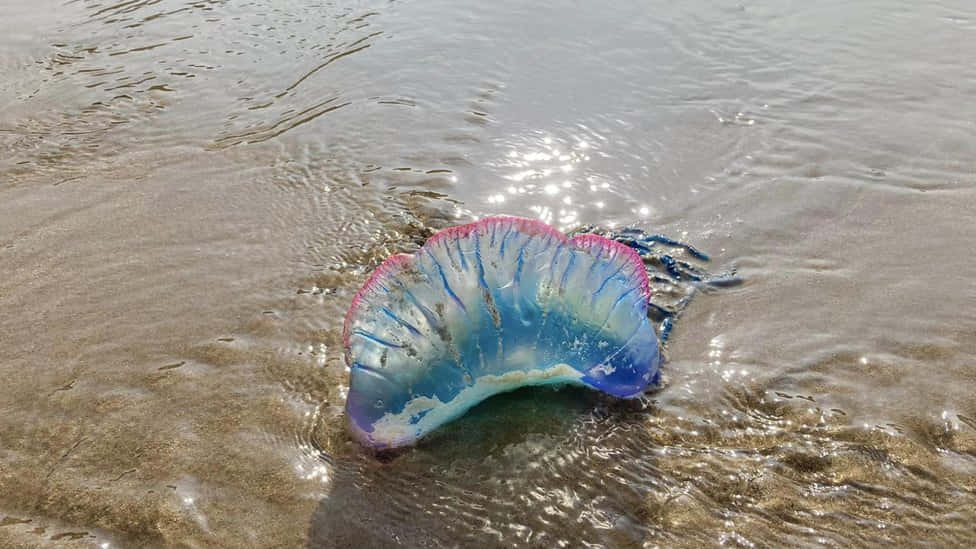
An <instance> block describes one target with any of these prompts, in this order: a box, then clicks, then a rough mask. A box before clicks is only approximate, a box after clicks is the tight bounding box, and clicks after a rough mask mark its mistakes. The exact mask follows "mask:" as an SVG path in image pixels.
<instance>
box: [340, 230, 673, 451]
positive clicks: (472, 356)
mask: <svg viewBox="0 0 976 549" xmlns="http://www.w3.org/2000/svg"><path fill="white" fill-rule="evenodd" d="M648 293H649V286H648V279H647V274H646V272H645V271H644V266H643V263H642V261H641V260H640V257H639V256H637V254H636V253H635V252H634V251H633V250H631V249H630V248H628V247H627V246H625V245H623V244H619V243H617V242H615V241H612V240H609V239H606V238H603V237H600V236H596V235H583V236H579V237H576V238H573V239H569V238H567V237H566V236H565V235H563V234H562V233H560V232H558V231H556V230H555V229H553V228H552V227H549V226H548V225H546V224H544V223H542V222H539V221H534V220H528V219H522V218H512V217H496V218H488V219H484V220H482V221H479V222H477V223H472V224H469V225H463V226H460V227H454V228H451V229H447V230H445V231H442V232H440V233H438V234H436V235H434V236H433V237H432V238H431V239H430V240H428V242H427V243H426V244H425V245H424V246H423V247H422V248H421V249H420V250H418V251H417V252H416V253H415V254H413V255H397V256H394V257H391V258H390V259H388V260H387V261H386V262H384V263H383V264H382V265H381V266H380V267H379V268H378V269H377V270H376V272H374V273H373V276H372V277H370V279H369V280H368V281H367V282H366V284H365V285H364V286H363V288H362V289H361V290H360V291H359V293H358V294H357V295H356V297H355V298H354V300H353V303H352V305H351V307H350V309H349V313H348V315H347V316H346V324H345V328H344V333H343V339H344V343H345V346H346V353H347V360H348V363H349V366H350V370H351V373H350V387H349V396H348V399H347V402H346V410H347V413H348V417H349V422H350V426H351V428H352V431H353V433H354V434H355V435H356V436H357V438H359V439H360V440H361V441H362V442H363V443H364V444H367V445H369V446H371V447H374V448H379V449H382V448H393V447H398V446H404V445H408V444H411V443H413V442H415V441H416V440H418V439H419V438H421V437H423V436H424V435H426V434H428V433H429V432H431V431H432V430H434V429H436V428H437V427H439V426H440V425H443V424H444V423H446V422H448V421H450V420H452V419H454V418H456V417H458V416H459V415H461V414H463V413H464V412H465V411H467V410H468V409H470V408H471V407H472V406H474V405H475V404H477V403H479V402H481V401H482V400H484V399H485V398H488V397H489V396H491V395H494V394H497V393H500V392H505V391H510V390H513V389H517V388H519V387H524V386H530V385H545V384H576V385H584V386H588V387H592V388H594V389H598V390H601V391H604V392H606V393H609V394H611V395H614V396H618V397H624V398H627V397H633V396H636V395H639V394H641V393H642V392H643V391H644V390H645V389H646V388H647V387H648V385H650V384H652V383H656V379H657V373H658V368H659V362H660V356H659V353H658V342H657V337H656V336H655V333H654V329H653V326H652V325H651V323H650V321H649V320H648V318H647V299H648Z"/></svg>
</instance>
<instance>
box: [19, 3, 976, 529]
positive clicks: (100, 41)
mask: <svg viewBox="0 0 976 549" xmlns="http://www.w3.org/2000/svg"><path fill="white" fill-rule="evenodd" d="M0 30H2V32H0V151H2V154H0V311H2V312H0V378H2V382H3V387H2V389H0V545H3V546H49V545H57V546H59V547H61V546H63V547H89V546H103V544H108V546H111V547H116V546H126V547H130V546H132V547H135V546H138V547H146V546H194V547H195V546H228V547H243V546H253V547H268V546H290V547H293V546H306V545H307V546H313V547H348V546H361V547H389V546H394V545H396V544H400V545H402V546H407V547H416V546H424V545H426V546H434V547H437V546H465V547H467V546H470V547H486V546H489V547H490V546H522V547H539V546H542V547H550V546H559V545H565V546H583V545H590V546H603V547H641V546H647V547H653V546H658V545H660V546H687V547H698V546H703V545H718V544H723V543H724V544H728V545H733V546H746V547H752V546H756V547H768V546H803V547H806V546H824V545H827V546H840V547H847V546H851V545H867V546H874V545H883V544H896V545H903V546H906V545H923V544H927V545H929V546H967V545H972V544H973V543H974V541H976V527H974V526H973V524H974V521H976V396H974V391H973V387H974V383H976V307H974V305H976V284H974V282H973V280H974V278H976V261H974V260H973V258H972V255H971V254H972V252H973V251H974V249H976V64H974V63H973V62H972V61H971V57H972V55H971V53H970V52H972V51H976V6H974V5H973V4H972V3H971V2H966V1H963V0H956V1H940V2H931V1H925V2H917V1H908V0H905V1H900V0H888V1H874V0H867V1H863V2H857V3H848V2H840V1H824V2H818V3H815V5H811V3H808V2H778V1H772V0H757V1H756V2H726V1H720V2H702V1H694V2H682V3H672V2H650V3H647V2H630V1H626V2H613V3H609V4H606V5H602V4H601V5H597V4H595V3H580V2H571V1H555V2H547V3H539V2H513V1H509V0H503V1H501V2H449V1H443V0H434V1H429V2H410V1H398V2H388V1H370V0H367V1H362V2H341V3H333V2H321V3H305V2H298V1H287V0H286V1H272V0H257V1H252V2H238V1H216V0H211V1H207V0H201V1H197V2H187V1H184V0H179V1H176V0H173V1H171V0H145V1H143V0H130V1H124V2H118V3H110V2H93V1H86V0H74V1H69V2H64V3H61V2H55V1H50V0H37V1H35V2H20V1H14V0H6V1H3V2H2V3H0ZM492 213H509V214H515V215H525V216H532V217H538V218H542V219H544V220H546V221H548V222H550V223H552V224H554V225H557V226H559V227H560V228H563V229H567V230H568V229H573V228H575V227H577V226H579V225H581V224H595V225H598V226H601V227H605V228H614V227H622V226H626V225H636V226H639V227H641V228H643V229H646V230H648V231H651V232H662V233H665V234H668V235H671V236H674V237H678V238H681V239H683V240H685V241H687V242H689V243H692V244H694V245H696V246H698V247H699V248H701V249H703V250H705V251H708V252H710V253H711V254H712V256H713V264H712V266H711V267H710V268H712V269H714V270H721V269H722V268H725V267H729V266H733V265H735V266H737V267H738V269H739V273H740V274H742V275H743V276H744V277H745V278H746V280H747V282H746V283H745V284H744V285H742V286H739V287H735V288H727V289H722V290H720V291H715V292H710V293H704V294H701V295H699V296H698V297H697V298H696V299H695V301H694V302H693V303H692V304H691V306H690V307H689V308H688V310H687V311H686V313H685V314H684V316H683V317H682V318H681V320H680V322H679V323H678V325H677V328H676V329H675V331H674V333H673V335H672V341H671V343H670V345H669V348H668V356H669V358H670V361H669V362H668V363H667V364H666V365H665V369H664V372H665V384H666V385H665V388H664V389H663V390H661V391H659V392H657V393H654V394H651V395H649V398H648V399H647V400H646V401H644V402H625V403H621V402H614V401H612V400H609V399H605V398H603V397H601V396H599V395H596V394H593V393H591V392H587V391H583V390H578V389H568V390H564V391H559V392H557V391H553V390H551V389H535V390H526V391H521V392H517V393H513V394H509V395H504V396H500V397H497V398H495V399H492V400H490V401H488V402H486V403H484V404H483V405H482V406H480V407H479V408H478V409H476V410H475V411H474V413H472V414H470V415H469V416H467V417H465V418H464V419H462V420H461V421H459V422H457V423H455V424H452V425H451V426H449V427H448V428H446V429H445V430H443V431H442V432H441V433H439V434H438V435H436V436H434V437H433V438H431V439H430V440H429V441H428V442H427V443H425V444H422V445H421V446H419V447H417V448H415V449H413V450H411V451H409V452H406V453H404V454H402V455H400V456H398V457H396V458H394V459H385V460H378V459H375V458H374V457H372V456H369V455H367V454H364V453H363V452H362V451H361V450H360V448H359V447H358V446H357V445H356V444H355V443H354V442H352V441H351V440H350V439H349V437H348V435H346V433H345V431H344V425H343V417H342V405H343V401H344V391H345V388H346V375H347V374H346V371H345V366H344V364H343V359H342V353H341V344H340V341H339V339H340V338H339V333H340V328H341V326H340V324H341V318H342V316H343V314H344V312H345V309H346V307H347V306H348V304H349V301H350V299H351V297H352V295H353V293H354V292H355V290H356V289H357V288H358V286H359V285H360V284H361V283H362V282H363V280H364V279H365V277H366V276H367V274H368V273H369V271H370V270H371V269H372V268H373V267H374V266H375V265H376V264H377V263H378V262H379V261H381V260H382V259H383V258H385V257H386V256H387V255H389V254H391V253H394V252H397V251H411V250H412V249H415V248H416V247H417V246H418V245H419V244H420V243H421V242H422V241H423V239H424V238H425V237H426V236H427V235H429V234H430V233H431V231H433V230H435V229H438V228H441V227H444V226H447V225H450V224H453V223H457V222H461V221H467V220H470V219H472V218H473V217H477V216H483V215H487V214H492Z"/></svg>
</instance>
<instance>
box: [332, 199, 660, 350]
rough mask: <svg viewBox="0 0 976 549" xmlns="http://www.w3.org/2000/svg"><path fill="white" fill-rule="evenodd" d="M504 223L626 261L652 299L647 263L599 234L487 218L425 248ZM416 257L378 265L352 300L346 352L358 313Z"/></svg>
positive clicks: (434, 238)
mask: <svg viewBox="0 0 976 549" xmlns="http://www.w3.org/2000/svg"><path fill="white" fill-rule="evenodd" d="M501 223H514V224H515V225H516V226H517V227H518V229H519V230H520V231H521V232H522V233H524V234H529V235H533V236H550V237H552V238H555V239H556V240H558V241H559V242H560V243H561V244H569V245H572V246H575V247H576V248H577V249H580V250H585V251H587V252H589V253H596V254H600V255H601V256H605V257H606V258H607V260H608V261H610V260H613V259H616V258H617V257H620V256H622V257H623V259H625V260H626V261H627V264H629V265H631V266H632V268H633V272H632V273H629V274H630V275H631V276H635V277H637V278H638V281H639V284H640V291H641V295H642V296H643V298H644V299H649V298H650V295H651V289H650V288H651V283H650V280H649V279H648V277H647V272H646V271H645V270H644V262H643V261H642V260H641V258H640V255H638V254H637V252H636V251H634V250H633V249H632V248H630V247H629V246H627V245H625V244H621V243H620V242H617V241H616V240H611V239H609V238H606V237H604V236H600V235H597V234H583V235H579V236H576V237H573V238H569V237H567V236H566V235H565V234H563V233H561V232H559V231H558V230H556V229H555V228H554V227H552V226H550V225H548V224H546V223H543V222H542V221H539V220H537V219H528V218H525V217H515V216H507V215H499V216H492V217H486V218H484V219H481V220H478V221H475V222H474V223H468V224H466V225H457V226H455V227H449V228H447V229H443V230H441V231H438V232H437V233H436V234H434V235H433V236H431V237H430V238H429V239H427V242H426V243H424V246H423V248H428V247H431V246H434V245H435V244H437V243H438V242H440V241H442V240H445V239H454V240H457V239H461V238H463V237H466V236H468V235H470V234H471V233H474V232H477V231H479V230H482V229H488V228H489V227H491V226H492V225H495V224H501ZM423 248H422V249H423ZM413 257H414V256H413V255H411V254H395V255H392V256H390V257H388V258H387V259H386V260H385V261H383V263H381V264H380V265H379V267H377V268H376V270H374V271H373V274H372V275H370V277H369V278H368V279H367V280H366V283H365V284H363V286H362V287H361V288H360V289H359V291H358V292H356V295H355V297H353V299H352V303H351V304H350V305H349V311H348V312H346V318H345V322H344V323H343V327H342V343H343V345H344V346H345V347H346V348H348V347H349V337H350V334H351V327H352V323H353V320H354V319H355V318H356V315H357V314H358V312H359V309H360V308H361V307H362V306H363V303H364V302H365V301H366V297H367V296H369V294H370V293H371V292H373V291H374V289H375V288H377V287H378V286H379V285H380V284H381V283H382V281H383V280H385V279H387V278H389V277H395V276H396V275H397V273H400V272H402V271H404V270H406V269H407V268H409V267H410V262H411V261H412V260H413Z"/></svg>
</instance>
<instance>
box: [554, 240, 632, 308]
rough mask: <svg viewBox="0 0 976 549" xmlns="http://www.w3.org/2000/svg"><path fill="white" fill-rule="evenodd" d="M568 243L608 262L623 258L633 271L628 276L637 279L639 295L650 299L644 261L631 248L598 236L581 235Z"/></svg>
mask: <svg viewBox="0 0 976 549" xmlns="http://www.w3.org/2000/svg"><path fill="white" fill-rule="evenodd" d="M570 242H571V243H572V244H573V245H575V246H576V247H577V248H580V249H583V250H587V251H592V252H596V253H599V254H601V255H602V254H606V256H607V257H608V258H609V259H610V260H612V259H615V258H617V257H623V258H624V259H625V260H627V262H628V264H629V265H630V266H631V268H632V269H633V271H632V272H631V273H629V274H630V275H631V276H633V277H637V279H638V280H639V281H640V290H641V295H642V296H644V299H650V297H651V280H650V279H649V278H648V277H647V271H646V270H645V269H644V260H643V259H641V256H640V255H638V253H637V252H636V251H635V250H634V249H633V248H631V247H630V246H627V245H626V244H621V243H620V242H617V241H616V240H611V239H609V238H607V237H605V236H600V235H598V234H581V235H579V236H576V237H573V239H572V240H570Z"/></svg>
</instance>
